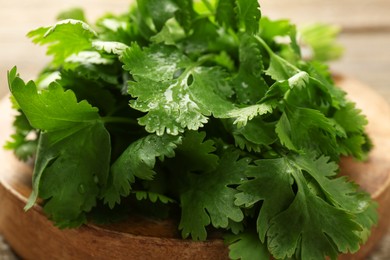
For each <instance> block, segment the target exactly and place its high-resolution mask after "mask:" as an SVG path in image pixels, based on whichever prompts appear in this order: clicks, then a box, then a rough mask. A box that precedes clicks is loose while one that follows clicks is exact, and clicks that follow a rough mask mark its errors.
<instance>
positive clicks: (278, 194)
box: [235, 158, 294, 242]
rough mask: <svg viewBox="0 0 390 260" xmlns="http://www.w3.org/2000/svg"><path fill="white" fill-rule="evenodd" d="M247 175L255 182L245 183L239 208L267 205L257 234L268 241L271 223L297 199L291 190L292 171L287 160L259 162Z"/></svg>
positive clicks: (264, 206) (263, 206) (260, 216)
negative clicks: (259, 203) (259, 204)
mask: <svg viewBox="0 0 390 260" xmlns="http://www.w3.org/2000/svg"><path fill="white" fill-rule="evenodd" d="M255 163H256V166H255V167H252V168H250V169H249V170H248V171H247V172H246V175H247V177H250V178H251V180H248V181H245V182H244V183H242V184H241V185H240V186H238V188H237V189H238V190H239V191H240V193H238V194H237V195H236V200H235V204H236V205H238V206H245V207H246V208H249V207H251V206H253V205H254V204H255V203H257V202H258V201H260V200H263V204H262V207H261V210H260V213H259V215H258V218H257V233H258V234H259V238H260V240H261V241H262V242H264V241H265V237H266V233H267V231H268V228H269V225H270V221H271V220H272V219H273V218H274V217H275V216H276V215H277V214H279V213H280V212H282V211H283V210H284V209H286V208H287V207H288V206H289V205H290V203H291V202H292V201H293V199H294V193H293V190H292V187H291V184H292V179H291V171H292V170H291V167H290V165H289V163H288V161H286V159H284V158H279V159H263V160H257V161H256V162H255Z"/></svg>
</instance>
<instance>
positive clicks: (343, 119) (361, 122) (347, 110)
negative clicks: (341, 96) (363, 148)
mask: <svg viewBox="0 0 390 260" xmlns="http://www.w3.org/2000/svg"><path fill="white" fill-rule="evenodd" d="M333 118H334V119H335V120H336V122H337V123H338V124H339V125H341V126H342V127H343V128H344V130H345V131H346V132H347V133H362V132H364V126H365V125H367V123H368V122H367V119H366V117H365V116H363V115H362V114H361V110H359V109H357V108H356V107H355V105H354V104H353V103H351V102H349V103H347V104H346V105H345V106H342V107H340V109H338V110H337V111H336V113H335V114H334V116H333Z"/></svg>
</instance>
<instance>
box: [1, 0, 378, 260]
mask: <svg viewBox="0 0 390 260" xmlns="http://www.w3.org/2000/svg"><path fill="white" fill-rule="evenodd" d="M59 17H61V18H62V19H64V18H69V19H65V20H61V21H59V22H58V23H56V24H55V25H54V26H51V27H42V28H39V29H36V30H34V31H32V32H30V33H29V34H28V35H29V37H31V38H32V40H33V41H34V42H35V43H38V44H43V45H47V46H48V52H47V53H48V54H49V55H51V56H52V57H53V60H52V62H51V63H50V64H49V65H48V66H47V68H46V69H45V70H44V71H43V72H42V73H41V74H40V76H39V78H38V79H37V80H36V81H35V82H33V81H30V82H28V83H24V82H23V80H22V79H21V78H20V77H19V75H18V74H17V71H16V68H14V69H12V70H11V71H10V72H9V73H8V80H9V87H10V90H11V93H12V98H13V100H14V103H15V108H16V109H17V110H18V111H19V112H20V114H19V115H18V116H17V117H16V119H15V124H14V126H15V128H16V133H15V134H14V135H13V136H12V140H11V141H10V142H8V144H7V148H9V149H14V150H15V154H16V155H17V156H18V157H19V158H21V159H27V158H29V157H32V156H34V157H35V167H34V174H33V192H32V195H31V197H30V199H29V201H28V203H27V206H26V209H29V208H31V207H32V206H33V204H34V203H35V202H36V199H37V198H38V197H40V198H42V199H43V208H44V211H45V212H46V214H47V216H48V217H49V218H50V219H51V220H53V221H54V223H55V224H56V225H57V226H59V227H62V228H65V227H77V226H79V225H81V224H83V223H86V222H87V221H88V219H91V218H92V217H93V216H94V215H96V214H95V211H96V209H99V211H102V212H109V211H107V210H102V209H103V208H104V207H106V208H111V209H113V210H114V209H115V208H116V207H121V208H122V209H123V208H129V209H130V211H131V209H133V208H140V205H141V208H144V212H149V213H150V214H152V215H153V216H159V215H160V216H162V215H164V216H165V217H174V215H175V214H176V213H177V212H179V213H178V215H179V216H178V217H179V218H180V220H179V223H178V228H179V229H180V230H181V232H182V236H183V238H187V237H190V238H192V239H194V240H205V239H207V236H208V232H209V231H210V229H212V228H214V229H219V230H222V231H224V232H225V233H226V241H227V242H228V243H229V244H230V246H229V248H230V257H231V258H232V259H238V258H241V259H253V258H257V259H265V258H268V257H269V255H272V256H273V257H274V258H276V259H286V258H293V259H325V258H326V256H328V257H330V258H331V259H336V258H337V255H338V254H339V253H347V252H356V251H357V250H358V249H359V245H360V244H362V243H364V242H365V240H366V238H367V234H368V233H369V231H370V228H371V227H372V225H373V224H374V223H376V219H377V215H376V211H375V203H374V202H373V201H372V200H371V198H370V197H369V195H368V194H366V193H365V192H363V191H362V190H361V189H360V188H359V187H358V186H357V185H355V184H353V183H351V182H350V181H348V180H347V179H346V178H345V177H338V176H337V174H338V172H339V168H338V165H337V163H338V162H339V160H340V157H341V156H353V157H355V158H357V159H364V158H365V157H366V155H367V150H368V149H367V147H369V146H370V142H369V140H368V139H367V135H366V134H365V132H364V126H365V125H366V123H367V121H366V119H365V117H364V116H362V115H361V113H360V111H359V110H357V109H356V108H355V105H354V104H353V103H351V102H349V101H348V100H346V99H345V93H344V92H343V91H342V90H340V89H338V88H337V87H336V86H335V84H334V82H333V80H332V77H331V74H330V72H329V70H328V68H327V66H326V65H325V64H323V63H320V60H326V59H328V58H330V57H333V56H331V55H327V54H326V51H329V50H333V49H334V47H333V46H335V45H333V43H332V40H330V41H329V40H326V41H325V42H326V44H324V45H319V44H318V37H317V38H316V36H315V35H314V36H313V30H312V31H310V32H308V29H306V30H305V31H303V33H299V32H297V29H296V27H295V26H294V25H293V24H291V23H290V22H288V21H287V20H280V21H272V20H270V19H268V18H266V17H262V16H261V13H260V7H259V4H258V2H257V0H246V1H242V0H229V1H222V0H220V1H207V0H205V1H200V2H194V3H193V2H192V1H191V0H159V1H155V0H138V1H137V5H134V6H132V8H131V9H130V11H129V12H128V13H125V14H123V15H110V14H108V15H106V16H104V17H102V18H101V19H99V20H98V21H97V23H96V24H95V25H94V26H92V25H88V24H87V23H86V22H85V18H84V14H83V13H82V12H81V11H80V10H79V9H74V10H73V11H69V12H65V13H63V14H61V15H60V16H59ZM75 18H76V19H80V20H75ZM321 30H325V31H326V29H324V27H322V29H321ZM299 35H303V38H304V40H305V39H306V40H307V43H309V44H311V45H312V46H313V50H317V52H316V53H315V55H314V56H312V57H311V58H312V59H303V58H302V55H301V46H300V45H299V41H298V40H297V39H298V37H299ZM305 37H306V38H305ZM329 37H330V38H331V39H333V37H334V34H333V33H330V35H329ZM322 40H323V39H322V38H321V41H322ZM145 200H150V202H147V201H145ZM142 205H143V206H142ZM153 205H154V206H153ZM153 209H154V210H153ZM157 211H161V212H164V214H162V213H161V214H158V212H157ZM105 214H109V213H105ZM113 214H114V213H113ZM114 215H115V214H114Z"/></svg>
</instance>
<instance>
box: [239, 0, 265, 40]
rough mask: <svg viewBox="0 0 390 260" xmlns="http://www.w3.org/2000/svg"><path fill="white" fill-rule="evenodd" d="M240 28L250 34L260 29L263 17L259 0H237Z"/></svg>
mask: <svg viewBox="0 0 390 260" xmlns="http://www.w3.org/2000/svg"><path fill="white" fill-rule="evenodd" d="M236 4H237V10H238V22H239V28H240V29H241V30H245V32H247V33H249V34H255V33H257V32H258V30H259V21H260V17H261V12H260V5H259V2H258V1H257V0H236Z"/></svg>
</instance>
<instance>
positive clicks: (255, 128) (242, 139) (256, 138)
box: [233, 118, 278, 152]
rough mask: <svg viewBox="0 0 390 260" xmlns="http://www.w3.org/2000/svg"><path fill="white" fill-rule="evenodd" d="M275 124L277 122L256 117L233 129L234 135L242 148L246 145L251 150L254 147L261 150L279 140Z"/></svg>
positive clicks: (257, 150) (258, 150) (255, 149)
mask: <svg viewBox="0 0 390 260" xmlns="http://www.w3.org/2000/svg"><path fill="white" fill-rule="evenodd" d="M275 125H276V124H275V123H266V122H264V121H262V120H261V119H260V118H256V119H254V120H251V121H249V122H248V124H246V125H245V126H244V127H241V128H239V127H238V128H237V129H235V130H233V136H234V138H235V141H236V144H238V146H239V147H240V148H241V149H244V148H245V147H246V148H247V149H248V150H249V151H251V149H253V150H254V151H256V152H260V150H261V148H262V147H265V146H269V145H271V144H272V143H274V142H276V141H277V139H278V138H277V136H276V133H275ZM237 138H238V139H237Z"/></svg>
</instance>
